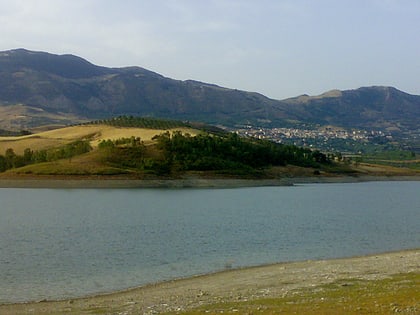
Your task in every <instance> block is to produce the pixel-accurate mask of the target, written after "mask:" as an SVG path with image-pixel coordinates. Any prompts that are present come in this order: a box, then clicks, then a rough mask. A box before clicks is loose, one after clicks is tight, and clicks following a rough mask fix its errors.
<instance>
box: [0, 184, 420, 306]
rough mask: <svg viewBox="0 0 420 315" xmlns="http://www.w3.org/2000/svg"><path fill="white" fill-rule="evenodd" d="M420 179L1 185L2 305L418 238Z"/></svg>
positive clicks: (369, 249) (389, 246) (403, 245)
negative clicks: (202, 185)
mask: <svg viewBox="0 0 420 315" xmlns="http://www.w3.org/2000/svg"><path fill="white" fill-rule="evenodd" d="M419 226H420V182H419V181H407V182H397V181H390V182H365V183H349V184H306V185H296V186H292V187H257V188H237V189H8V188H6V189H0V303H6V302H7V303H9V302H22V301H29V300H42V299H61V298H72V297H78V296H84V295H89V294H96V293H101V292H109V291H113V290H120V289H125V288H129V287H133V286H139V285H144V284H147V283H153V282H157V281H162V280H168V279H173V278H179V277H186V276H190V275H195V274H202V273H209V272H215V271H219V270H224V269H229V268H237V267H243V266H253V265H261V264H267V263H275V262H285V261H295V260H307V259H322V258H334V257H348V256H355V255H364V254H371V253H378V252H384V251H393V250H401V249H409V248H419V247H420V229H419Z"/></svg>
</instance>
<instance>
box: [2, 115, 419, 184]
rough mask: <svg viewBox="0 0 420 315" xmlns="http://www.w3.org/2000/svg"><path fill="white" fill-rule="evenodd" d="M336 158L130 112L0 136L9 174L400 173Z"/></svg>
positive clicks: (4, 166)
mask: <svg viewBox="0 0 420 315" xmlns="http://www.w3.org/2000/svg"><path fill="white" fill-rule="evenodd" d="M336 158H337V157H336V156H335V155H334V154H324V153H322V152H319V151H312V150H310V149H307V148H299V147H296V146H293V145H282V144H276V143H274V142H270V141H266V140H256V139H251V138H241V137H239V136H238V135H236V134H232V133H226V132H223V131H220V130H214V131H213V132H210V131H209V129H208V127H206V126H197V128H192V127H188V125H186V124H185V123H182V122H177V121H167V120H157V119H150V118H135V117H129V116H124V117H118V118H113V119H110V120H104V121H95V122H92V123H89V124H85V125H79V126H72V127H66V128H60V129H55V130H49V131H44V132H39V133H36V134H31V135H24V136H15V137H12V136H9V137H0V172H5V173H6V175H11V176H13V174H33V175H117V174H123V175H125V176H135V177H140V178H147V177H150V176H152V177H156V176H165V177H171V178H175V177H179V176H183V175H184V174H186V173H190V174H191V173H193V174H196V175H197V174H199V176H219V177H220V176H222V177H225V176H228V177H230V176H241V177H244V176H245V177H252V178H267V177H269V178H278V177H284V176H319V175H328V174H329V175H336V174H346V175H355V174H374V175H381V174H382V175H400V174H407V172H405V171H401V168H395V167H392V166H390V165H387V166H380V167H378V166H377V165H376V166H374V167H373V166H370V165H366V164H363V163H361V161H360V162H357V163H349V162H348V161H336V160H337V159H336ZM290 166H293V167H292V168H291V167H290ZM413 172H416V170H415V169H414V170H413ZM408 173H409V172H408ZM302 174H304V175H302Z"/></svg>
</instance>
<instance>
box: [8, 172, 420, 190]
mask: <svg viewBox="0 0 420 315" xmlns="http://www.w3.org/2000/svg"><path fill="white" fill-rule="evenodd" d="M369 181H420V175H392V176H384V175H359V176H328V177H327V176H319V177H309V176H308V177H282V178H277V179H240V178H200V177H190V178H181V179H134V178H121V177H116V178H115V177H114V178H113V177H109V176H103V177H92V176H89V177H83V176H45V177H42V176H19V177H11V178H8V177H0V188H51V189H52V188H61V189H83V188H91V189H99V188H109V189H118V188H121V189H128V188H241V187H264V186H266V187H268V186H293V185H299V184H322V183H358V182H369Z"/></svg>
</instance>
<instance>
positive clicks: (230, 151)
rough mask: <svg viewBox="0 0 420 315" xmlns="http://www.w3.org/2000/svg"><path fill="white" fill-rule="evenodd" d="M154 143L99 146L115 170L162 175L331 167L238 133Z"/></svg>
mask: <svg viewBox="0 0 420 315" xmlns="http://www.w3.org/2000/svg"><path fill="white" fill-rule="evenodd" d="M154 140H156V145H154V146H145V145H144V143H143V142H142V141H141V140H140V139H139V138H134V137H132V138H128V139H120V140H117V141H111V140H106V141H102V142H101V143H100V145H99V149H100V150H102V151H103V152H105V154H104V156H105V158H104V159H105V162H107V163H110V164H111V165H112V166H121V167H130V168H137V169H142V170H146V171H151V172H154V173H156V174H161V175H164V174H171V173H175V172H184V171H229V172H230V173H235V172H239V173H244V172H252V171H254V170H259V169H264V168H267V167H270V166H284V165H287V164H292V165H296V166H303V167H315V168H317V167H320V166H321V165H323V164H331V163H332V162H331V160H330V157H329V156H327V155H325V154H323V153H321V152H319V151H311V150H309V149H305V148H299V147H296V146H293V145H282V144H276V143H274V142H271V141H267V140H256V139H249V138H241V137H239V136H238V135H237V134H235V133H229V134H225V135H223V136H220V135H213V134H204V133H203V134H199V135H197V136H191V135H189V134H182V133H181V132H180V131H176V132H173V133H172V134H171V133H169V132H165V133H162V134H160V135H157V136H155V137H154Z"/></svg>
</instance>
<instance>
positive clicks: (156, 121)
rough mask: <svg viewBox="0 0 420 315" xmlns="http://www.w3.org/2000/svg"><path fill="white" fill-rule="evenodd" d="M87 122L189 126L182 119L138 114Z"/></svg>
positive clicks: (118, 125)
mask: <svg viewBox="0 0 420 315" xmlns="http://www.w3.org/2000/svg"><path fill="white" fill-rule="evenodd" d="M87 124H96V125H110V126H115V127H129V128H147V129H173V128H179V127H188V124H186V123H184V122H182V121H177V120H169V119H161V118H152V117H136V116H118V117H115V118H110V119H102V120H95V121H92V122H89V123H87Z"/></svg>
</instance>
